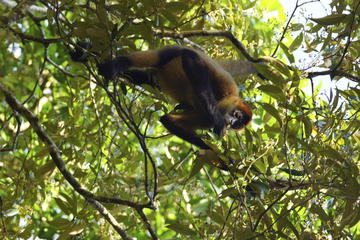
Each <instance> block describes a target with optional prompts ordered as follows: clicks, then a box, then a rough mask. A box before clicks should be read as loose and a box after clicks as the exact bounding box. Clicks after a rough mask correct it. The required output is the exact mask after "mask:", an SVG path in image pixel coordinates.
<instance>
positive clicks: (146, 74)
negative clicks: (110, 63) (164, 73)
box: [122, 69, 158, 88]
mask: <svg viewBox="0 0 360 240" xmlns="http://www.w3.org/2000/svg"><path fill="white" fill-rule="evenodd" d="M122 75H123V76H124V77H125V78H126V79H127V80H128V81H129V82H131V83H133V84H135V85H143V84H148V85H150V86H152V87H154V88H157V87H158V86H157V84H156V83H155V81H154V79H153V73H152V72H151V71H145V70H139V69H131V70H127V71H125V72H124V73H123V74H122Z"/></svg>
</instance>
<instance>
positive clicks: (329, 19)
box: [310, 14, 348, 26]
mask: <svg viewBox="0 0 360 240" xmlns="http://www.w3.org/2000/svg"><path fill="white" fill-rule="evenodd" d="M347 16H348V15H347V14H332V15H328V16H326V17H322V18H310V19H311V20H312V21H314V22H316V23H318V24H320V25H325V26H327V25H334V24H339V23H341V22H342V21H344V19H346V17H347Z"/></svg>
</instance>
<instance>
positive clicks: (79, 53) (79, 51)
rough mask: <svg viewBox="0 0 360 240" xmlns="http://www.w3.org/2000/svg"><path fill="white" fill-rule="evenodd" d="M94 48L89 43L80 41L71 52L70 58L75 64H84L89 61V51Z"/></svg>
mask: <svg viewBox="0 0 360 240" xmlns="http://www.w3.org/2000/svg"><path fill="white" fill-rule="evenodd" d="M91 47H92V45H91V42H89V41H79V42H77V43H76V45H75V47H74V49H73V50H72V51H70V57H71V59H72V60H73V61H74V62H81V63H84V62H86V61H87V60H88V57H89V54H88V52H87V51H88V50H90V49H91Z"/></svg>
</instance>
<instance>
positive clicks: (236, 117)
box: [230, 110, 250, 129]
mask: <svg viewBox="0 0 360 240" xmlns="http://www.w3.org/2000/svg"><path fill="white" fill-rule="evenodd" d="M232 116H233V117H232V121H231V123H230V125H231V128H232V129H241V128H243V127H245V125H246V124H247V123H248V122H249V121H250V117H249V116H248V115H247V114H246V113H244V112H243V111H241V110H234V112H233V113H232Z"/></svg>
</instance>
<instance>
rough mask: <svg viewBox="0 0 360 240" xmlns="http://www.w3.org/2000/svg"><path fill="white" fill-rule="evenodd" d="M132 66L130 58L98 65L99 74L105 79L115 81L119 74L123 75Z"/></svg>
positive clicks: (122, 57) (119, 58) (121, 57)
mask: <svg viewBox="0 0 360 240" xmlns="http://www.w3.org/2000/svg"><path fill="white" fill-rule="evenodd" d="M130 66H131V61H130V59H129V58H128V57H125V56H120V57H117V58H115V59H113V60H110V61H107V62H104V63H100V64H99V65H98V72H99V74H100V75H102V76H103V77H104V78H105V79H108V80H109V79H113V78H115V77H116V76H118V75H119V74H121V73H123V72H124V71H125V70H126V69H128V68H129V67H130Z"/></svg>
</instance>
